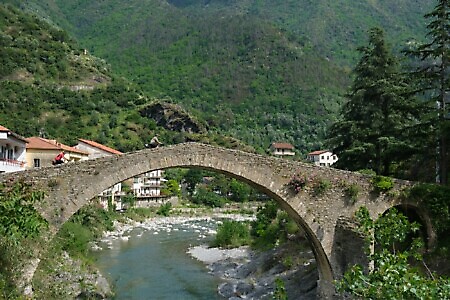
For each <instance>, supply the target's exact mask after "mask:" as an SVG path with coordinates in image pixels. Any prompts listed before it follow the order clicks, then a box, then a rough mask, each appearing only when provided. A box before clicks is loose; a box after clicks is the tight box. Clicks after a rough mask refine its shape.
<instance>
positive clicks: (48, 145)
mask: <svg viewBox="0 0 450 300" xmlns="http://www.w3.org/2000/svg"><path fill="white" fill-rule="evenodd" d="M27 141H28V144H27V146H26V168H27V169H32V168H40V167H48V166H51V165H52V161H53V159H54V158H55V157H56V156H57V155H58V154H59V153H60V152H61V151H64V152H65V155H64V158H65V160H66V162H73V161H79V160H86V159H88V155H89V154H88V153H87V152H85V151H81V150H79V149H76V148H74V147H70V146H67V145H64V144H62V143H60V142H58V141H57V140H50V139H45V138H42V137H29V138H27Z"/></svg>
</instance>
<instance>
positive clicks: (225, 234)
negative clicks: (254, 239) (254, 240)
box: [211, 220, 250, 248]
mask: <svg viewBox="0 0 450 300" xmlns="http://www.w3.org/2000/svg"><path fill="white" fill-rule="evenodd" d="M249 242H250V231H249V228H248V224H247V223H243V222H238V221H230V220H225V221H224V222H223V223H222V224H221V225H219V227H218V228H217V234H216V237H215V239H214V241H213V242H212V243H211V246H212V247H223V248H236V247H239V246H243V245H248V244H249Z"/></svg>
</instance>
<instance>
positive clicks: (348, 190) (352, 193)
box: [344, 183, 359, 204]
mask: <svg viewBox="0 0 450 300" xmlns="http://www.w3.org/2000/svg"><path fill="white" fill-rule="evenodd" d="M344 192H345V196H347V197H348V199H349V200H350V203H351V204H354V203H355V202H356V200H357V199H358V194H359V186H358V185H357V184H356V183H352V184H350V185H348V186H346V187H345V189H344Z"/></svg>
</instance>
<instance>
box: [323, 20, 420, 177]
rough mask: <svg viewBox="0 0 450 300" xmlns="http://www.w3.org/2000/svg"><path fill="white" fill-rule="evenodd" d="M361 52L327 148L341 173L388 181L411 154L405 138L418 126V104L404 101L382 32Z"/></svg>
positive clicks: (401, 84)
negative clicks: (364, 172)
mask: <svg viewBox="0 0 450 300" xmlns="http://www.w3.org/2000/svg"><path fill="white" fill-rule="evenodd" d="M359 50H360V51H361V53H362V57H361V59H360V61H359V63H358V65H357V66H356V68H355V79H354V83H353V86H352V88H351V91H350V93H349V95H348V99H349V101H348V102H347V103H346V104H345V105H344V106H343V108H342V120H340V121H338V122H336V123H334V124H333V126H332V128H331V131H330V133H329V137H330V144H331V145H332V146H333V148H334V150H335V151H336V152H337V153H338V154H339V161H338V164H339V165H340V166H341V167H343V168H348V169H351V170H359V169H373V170H375V171H376V173H377V174H382V175H389V174H392V173H393V171H394V170H393V167H394V166H395V164H398V163H399V162H400V161H404V160H407V159H408V157H409V156H411V155H412V154H413V153H414V151H415V148H414V144H413V143H412V141H411V140H410V136H409V135H408V133H410V132H411V131H412V130H415V128H416V124H417V123H418V121H417V120H418V109H417V106H418V104H417V103H416V102H414V101H413V100H414V99H413V98H411V97H408V94H407V87H408V85H407V82H406V81H405V79H404V78H402V76H401V74H400V71H399V68H398V63H397V59H396V58H395V57H394V56H393V55H392V54H391V53H390V50H389V48H388V47H387V46H386V43H385V39H384V34H383V31H382V30H381V29H378V28H374V29H372V30H371V31H370V32H369V45H368V46H366V47H361V48H359Z"/></svg>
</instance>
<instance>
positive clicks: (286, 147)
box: [269, 143, 295, 156]
mask: <svg viewBox="0 0 450 300" xmlns="http://www.w3.org/2000/svg"><path fill="white" fill-rule="evenodd" d="M269 151H270V153H271V154H272V155H277V156H294V155H295V152H294V146H292V144H289V143H272V144H270V147H269Z"/></svg>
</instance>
